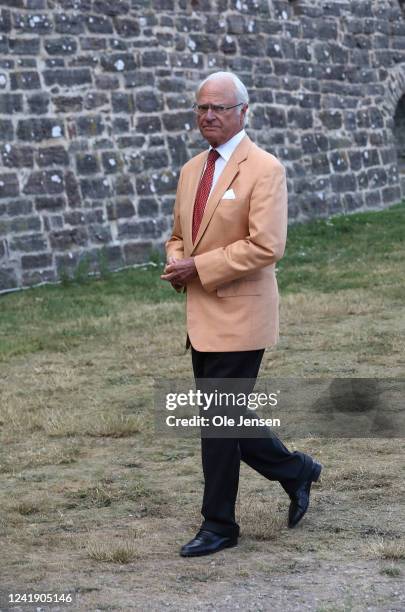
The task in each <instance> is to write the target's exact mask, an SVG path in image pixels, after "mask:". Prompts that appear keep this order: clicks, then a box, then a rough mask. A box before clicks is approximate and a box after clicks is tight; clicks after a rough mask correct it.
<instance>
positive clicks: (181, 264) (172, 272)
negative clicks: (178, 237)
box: [160, 257, 198, 289]
mask: <svg viewBox="0 0 405 612" xmlns="http://www.w3.org/2000/svg"><path fill="white" fill-rule="evenodd" d="M197 274H198V273H197V268H196V266H195V263H194V257H187V258H186V259H176V258H175V257H169V259H168V262H167V264H166V266H165V269H164V274H162V275H161V277H160V278H161V279H162V280H166V281H169V283H171V284H172V286H173V287H174V288H175V289H180V288H181V287H184V286H185V285H187V283H188V282H190V281H191V280H192V279H193V278H195V277H196V276H197Z"/></svg>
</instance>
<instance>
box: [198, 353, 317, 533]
mask: <svg viewBox="0 0 405 612" xmlns="http://www.w3.org/2000/svg"><path fill="white" fill-rule="evenodd" d="M263 354H264V349H259V350H256V351H235V352H218V353H203V352H200V351H196V350H195V349H194V348H193V347H191V356H192V363H193V370H194V377H195V379H196V386H197V388H200V389H201V387H203V386H204V382H203V379H218V378H220V379H227V378H233V379H245V381H242V384H243V385H245V389H244V391H245V392H246V393H250V392H251V391H252V389H253V387H254V383H255V380H256V378H257V375H258V373H259V369H260V364H261V361H262V358H263ZM246 379H249V381H247V380H246ZM239 390H240V389H239ZM258 429H259V430H260V431H258V435H260V437H257V438H256V437H255V438H248V437H243V438H237V437H227V438H222V437H221V438H218V437H203V436H202V437H201V455H202V467H203V473H204V481H205V484H204V496H203V503H202V509H201V513H202V515H203V517H204V521H203V524H202V527H203V528H204V529H209V530H210V531H214V532H215V533H219V534H221V535H224V536H231V537H232V536H234V535H236V536H238V535H239V525H238V524H237V522H236V520H235V503H236V496H237V492H238V484H239V467H240V460H241V459H242V461H244V462H245V463H247V464H248V465H249V466H250V467H252V468H253V469H254V470H256V471H257V472H259V473H260V474H262V475H263V476H265V477H266V478H268V479H269V480H277V481H279V482H280V484H281V486H282V487H283V488H284V490H285V491H286V492H287V493H292V492H294V491H295V490H296V489H297V488H298V486H299V485H300V483H301V482H302V480H305V479H306V478H307V477H308V476H309V474H310V473H311V470H312V465H313V460H312V458H311V457H310V456H309V455H306V454H304V453H301V452H299V451H294V452H291V451H289V450H288V449H287V448H286V446H284V444H283V443H282V442H281V440H280V439H279V438H277V436H275V435H274V433H273V432H270V430H269V429H268V428H267V427H259V428H258Z"/></svg>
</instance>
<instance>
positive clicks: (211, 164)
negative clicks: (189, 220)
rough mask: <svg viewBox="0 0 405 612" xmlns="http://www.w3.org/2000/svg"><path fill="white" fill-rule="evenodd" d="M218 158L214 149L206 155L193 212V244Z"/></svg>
mask: <svg viewBox="0 0 405 612" xmlns="http://www.w3.org/2000/svg"><path fill="white" fill-rule="evenodd" d="M219 156H220V155H219V153H218V151H216V150H215V149H211V150H210V152H209V153H208V159H207V165H206V167H205V170H204V174H203V175H202V178H201V181H200V184H199V186H198V190H197V195H196V198H195V202H194V212H193V231H192V237H193V242H195V239H196V237H197V234H198V230H199V228H200V225H201V221H202V218H203V214H204V209H205V205H206V203H207V200H208V196H209V193H210V191H211V186H212V181H213V178H214V172H215V162H216V161H217V159H218V157H219Z"/></svg>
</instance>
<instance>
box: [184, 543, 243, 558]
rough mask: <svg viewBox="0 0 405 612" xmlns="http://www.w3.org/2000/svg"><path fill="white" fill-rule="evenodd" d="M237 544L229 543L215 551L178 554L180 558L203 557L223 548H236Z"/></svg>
mask: <svg viewBox="0 0 405 612" xmlns="http://www.w3.org/2000/svg"><path fill="white" fill-rule="evenodd" d="M237 545H238V542H229V543H227V544H224V545H223V546H220V547H219V548H217V549H215V550H210V551H208V552H196V553H182V552H180V556H181V557H204V556H206V555H213V554H214V553H217V552H219V551H221V550H224V549H225V548H233V547H234V546H237Z"/></svg>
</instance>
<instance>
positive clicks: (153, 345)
mask: <svg viewBox="0 0 405 612" xmlns="http://www.w3.org/2000/svg"><path fill="white" fill-rule="evenodd" d="M404 220H405V205H404V204H402V205H399V206H396V207H393V208H391V209H388V210H385V211H381V212H376V213H366V214H363V215H358V214H356V215H351V216H347V217H346V216H343V217H338V218H335V219H330V220H328V221H315V222H311V223H309V224H307V225H305V226H292V227H291V228H290V231H289V240H288V248H287V252H286V256H285V258H283V260H282V261H281V262H279V264H278V270H279V272H278V279H279V284H280V287H281V341H280V343H279V345H278V347H277V349H276V350H269V351H266V354H265V358H264V360H263V365H262V370H261V374H262V376H275V377H285V376H287V377H291V376H293V377H298V376H301V377H304V378H305V377H308V378H310V377H315V378H325V377H326V378H328V379H329V378H331V377H333V378H335V377H338V378H341V377H347V376H349V377H352V376H356V377H363V378H370V377H371V378H372V377H384V378H391V377H394V378H395V377H398V378H401V377H402V378H403V376H404V362H403V354H405V346H404V336H405V334H404V332H405V321H404V317H403V303H404V297H405V296H404V286H405V283H403V282H402V277H403V274H404V273H403V263H402V262H403V261H404V260H405V245H404V241H403V233H404V232H403V228H404V227H405V224H404ZM155 263H156V262H155ZM79 272H80V274H79V273H78V274H76V275H75V276H74V279H76V280H74V279H73V280H70V281H69V282H65V285H64V286H62V285H59V286H47V287H39V288H35V289H30V290H27V291H21V292H18V293H12V294H8V295H3V296H0V361H1V364H0V372H1V373H0V377H1V379H2V382H3V384H2V385H1V387H0V475H1V480H2V486H1V487H0V507H1V508H2V510H3V511H2V513H1V516H0V546H1V547H2V556H1V560H0V574H1V575H2V587H1V589H0V608H2V604H3V599H2V598H4V597H3V593H6V592H8V591H7V590H6V589H7V588H8V589H9V592H12V591H15V592H18V591H22V592H25V591H27V592H28V591H30V592H50V591H53V592H66V591H67V590H69V592H75V593H77V594H78V600H77V601H78V604H77V609H78V610H93V609H94V610H96V609H113V608H114V609H125V610H127V609H140V610H141V609H146V608H147V609H151V610H162V609H168V610H173V611H174V610H181V609H190V608H192V607H196V608H198V609H199V608H200V607H201V609H203V608H204V609H211V608H214V607H217V606H218V605H220V607H221V606H222V607H224V606H229V605H232V606H233V607H235V605H236V606H237V607H239V608H240V609H255V610H256V609H257V610H259V609H267V608H269V609H270V608H271V609H274V610H278V609H285V610H296V609H301V608H302V609H304V608H305V609H318V610H325V611H326V610H343V609H346V606H348V605H349V604H348V598H349V599H350V602H351V607H349V608H347V609H365V608H367V607H370V608H371V607H373V606H375V605H378V606H380V608H381V609H393V607H395V605H396V603H397V596H396V595H395V593H396V592H399V589H400V584H401V581H402V580H403V562H404V538H403V535H401V534H402V533H403V528H404V521H403V512H401V510H402V508H403V504H404V498H403V488H402V481H403V474H404V471H403V470H404V468H403V459H402V456H403V450H404V442H403V440H402V439H401V438H396V439H395V438H394V439H381V438H378V437H375V438H373V439H367V438H363V439H350V438H346V439H333V440H332V439H330V440H328V439H326V438H321V437H319V438H316V437H311V438H306V439H304V440H299V439H297V440H295V439H294V440H293V441H291V440H289V441H286V444H287V445H288V446H289V448H290V449H291V450H303V451H304V452H307V453H309V454H312V455H313V456H315V457H316V458H318V459H319V460H320V461H321V462H322V463H323V464H324V466H325V468H324V471H323V473H322V478H321V479H320V481H319V482H317V483H316V484H315V486H314V487H313V488H312V490H311V507H310V511H309V512H308V515H307V516H306V517H305V519H304V520H303V523H302V525H301V526H298V527H297V529H294V530H289V529H287V527H286V522H287V512H288V505H289V500H288V497H287V496H286V495H285V493H284V492H283V491H282V489H281V487H278V485H277V484H275V483H269V482H267V481H265V480H264V479H263V478H262V477H261V476H260V475H258V474H256V473H255V472H254V471H252V470H250V469H249V468H248V467H247V466H246V465H242V466H241V478H240V490H239V495H238V502H237V508H236V512H237V517H238V521H239V523H240V525H241V533H242V537H241V539H240V545H239V546H238V547H237V548H234V549H232V550H231V551H222V552H220V553H218V555H215V557H208V558H201V559H193V560H192V561H191V562H185V561H184V559H182V558H180V557H179V556H178V548H179V546H180V544H182V543H184V542H186V541H187V540H188V539H189V538H190V537H191V536H192V535H194V533H195V531H196V530H197V528H198V526H199V525H200V519H201V516H200V503H201V493H202V486H203V479H202V473H201V465H200V449H199V444H198V440H196V439H185V438H184V439H183V438H180V437H179V438H168V437H165V436H164V435H162V434H159V433H158V432H155V431H154V427H153V379H154V378H158V377H163V378H166V379H167V378H169V377H172V378H187V379H189V378H190V375H191V366H190V355H189V354H188V353H187V354H186V353H185V351H184V336H185V331H184V305H183V301H184V296H182V295H178V294H177V293H176V292H174V291H172V290H171V288H170V286H168V285H167V284H165V283H162V282H161V281H160V278H159V276H160V269H159V268H158V267H151V266H149V267H147V266H144V267H141V268H137V269H129V270H125V271H122V272H118V273H115V274H110V275H104V277H103V278H102V279H99V280H97V279H94V278H93V279H86V278H84V277H83V274H82V271H81V270H79ZM398 426H400V425H398ZM275 559H277V562H275ZM235 563H236V573H235ZM336 568H337V569H338V570H339V571H336ZM353 584H355V585H356V588H355V589H354V587H353ZM301 586H303V588H302V589H301ZM375 587H376V588H377V589H378V593H377V592H376V591H375V590H374V588H375ZM230 593H232V599H230ZM258 593H260V594H261V596H263V598H262V599H261V596H260V597H259V595H258ZM79 595H80V597H79ZM298 595H299V597H300V599H299V600H298V599H297V596H298ZM314 597H316V600H315V599H314ZM134 601H136V602H137V604H136V605H137V606H138V608H134V603H133V602H134ZM280 602H281V603H280ZM376 602H377V604H376ZM234 604H235V605H234ZM4 605H5V606H6V607H7V604H6V599H5V600H4ZM263 606H264V607H263ZM277 606H278V607H277Z"/></svg>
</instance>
